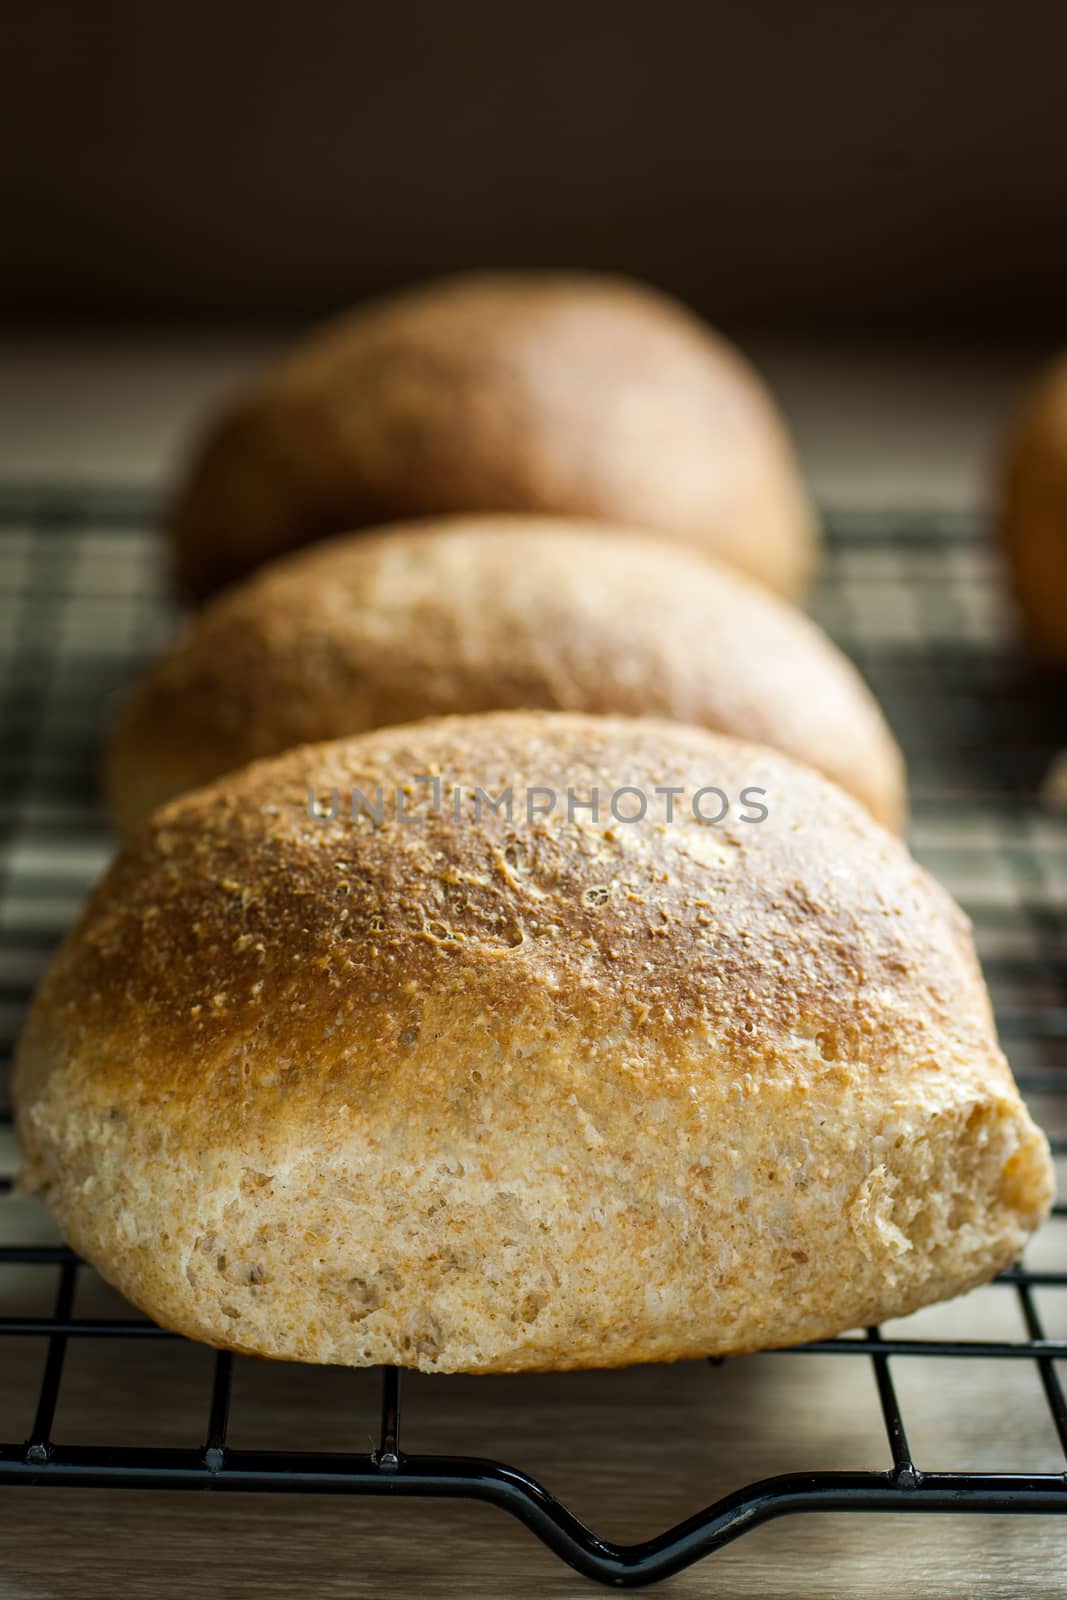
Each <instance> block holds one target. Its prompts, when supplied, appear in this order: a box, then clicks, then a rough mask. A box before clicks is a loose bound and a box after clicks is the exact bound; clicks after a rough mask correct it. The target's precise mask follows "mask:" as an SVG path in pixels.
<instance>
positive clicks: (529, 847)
mask: <svg viewBox="0 0 1067 1600" xmlns="http://www.w3.org/2000/svg"><path fill="white" fill-rule="evenodd" d="M435 776H436V777H437V778H438V779H439V780H440V785H441V787H440V793H439V794H436V795H435V793H434V790H433V786H432V784H431V782H430V781H429V780H430V779H431V778H432V777H435ZM420 779H422V780H424V781H421V782H420V781H418V780H420ZM624 786H626V792H625V794H622V790H623V787H624ZM709 786H716V787H717V788H719V789H721V790H722V791H723V794H724V795H725V796H726V798H727V804H728V806H729V808H730V809H729V816H728V820H726V821H724V822H723V823H722V825H721V826H712V825H709V824H708V823H701V822H698V821H697V820H696V818H695V815H694V808H696V810H697V811H699V812H700V814H701V815H702V816H704V817H707V818H709V820H710V817H711V816H712V815H717V814H718V813H719V811H720V809H721V804H720V803H719V802H716V801H715V800H714V799H713V798H712V797H710V796H709V795H708V793H707V792H706V791H707V790H708V788H709ZM379 787H380V788H381V789H382V799H381V801H380V802H379V801H378V800H377V797H376V791H377V789H378V788H379ZM398 787H399V788H400V789H401V791H402V797H403V798H402V805H403V810H401V806H400V805H398V804H397V802H396V798H395V791H396V789H397V788H398ZM479 787H481V788H482V789H483V790H484V791H485V795H486V797H488V798H491V799H492V800H494V801H495V802H496V804H497V809H495V810H494V809H491V808H490V806H489V805H488V804H485V803H483V801H482V799H481V797H480V796H479V795H478V793H477V790H478V788H479ZM568 787H570V788H571V789H572V790H573V791H574V794H573V797H572V799H573V801H574V802H575V803H574V804H573V805H572V807H571V810H572V815H573V820H568V817H567V815H566V809H565V808H564V805H563V796H564V794H565V792H566V790H567V789H568ZM594 787H595V788H597V789H598V790H599V791H600V794H599V796H598V800H599V801H600V803H601V808H602V809H601V814H600V816H599V818H598V819H596V820H594V818H593V816H592V815H591V813H590V812H589V811H588V810H587V809H585V808H584V806H583V804H582V803H583V802H584V803H585V804H588V803H589V802H590V801H591V800H592V793H591V791H592V789H593V788H594ZM309 788H311V789H313V790H314V791H315V792H316V794H318V795H319V796H320V797H321V803H322V804H323V805H324V806H325V808H326V810H327V812H330V811H332V810H333V809H334V808H333V805H332V800H333V791H334V790H336V791H337V798H338V805H337V815H336V817H335V819H334V820H333V821H321V820H315V819H314V818H313V817H312V816H311V815H309V812H308V809H307V800H306V795H307V791H308V789H309ZM353 788H355V789H357V790H359V791H360V793H361V794H362V795H363V796H364V799H365V800H366V801H367V802H368V806H369V809H368V806H363V805H362V804H357V806H356V808H355V809H356V816H355V818H353V816H352V814H351V810H352V808H351V807H350V805H349V804H348V799H349V797H350V795H351V791H352V790H353ZM508 788H510V790H511V791H512V801H513V814H512V817H511V818H510V819H509V818H508V816H507V814H506V808H505V803H504V801H505V795H504V791H505V790H506V789H508ZM546 789H551V790H555V791H556V794H557V796H558V805H557V808H556V810H555V811H554V812H552V813H550V814H549V813H546V812H544V811H543V810H542V811H538V810H537V809H536V806H531V804H530V796H531V795H534V796H535V797H536V801H537V804H538V805H540V806H542V807H543V806H545V805H547V801H546V800H545V798H544V793H545V790H546ZM669 789H675V790H680V791H682V793H681V794H676V795H675V796H674V797H673V799H672V800H671V802H670V804H671V805H672V807H673V820H667V817H668V812H667V805H668V800H667V797H666V796H665V794H664V793H663V791H664V790H669ZM453 790H455V791H456V793H458V796H459V798H458V800H457V799H455V798H454V795H453ZM754 790H761V791H764V793H763V798H762V799H761V800H756V801H755V803H753V791H754ZM405 791H406V792H405ZM642 791H643V793H644V795H645V796H646V799H647V805H646V814H645V816H644V818H643V820H638V821H632V822H624V821H620V820H618V817H617V816H615V815H613V814H612V810H611V807H612V806H614V809H615V810H616V811H617V812H619V813H621V814H623V815H632V816H639V815H640V799H641V793H642ZM701 791H705V792H704V793H703V794H702V793H701ZM620 796H621V798H620ZM435 805H436V807H437V809H436V810H435V809H434V807H435ZM712 808H714V809H712ZM761 808H762V809H764V810H765V811H766V816H765V818H764V820H762V821H759V820H748V821H746V820H743V819H744V818H746V817H756V818H758V816H759V814H760V809H761ZM372 813H374V814H372ZM379 816H380V820H376V818H377V817H379ZM412 817H414V818H416V819H418V820H415V821H412V820H411V819H412ZM527 817H530V818H531V819H532V820H529V821H528V820H527ZM405 819H406V820H405ZM15 1097H16V1102H17V1115H18V1129H19V1134H20V1137H21V1141H22V1145H23V1148H24V1151H25V1156H26V1168H27V1170H26V1181H27V1182H28V1183H29V1185H30V1186H35V1187H36V1188H38V1189H39V1190H40V1191H41V1192H42V1194H43V1195H44V1197H45V1199H46V1200H47V1201H48V1203H49V1204H50V1205H51V1207H52V1208H53V1210H54V1211H55V1214H56V1215H57V1217H58V1218H59V1221H60V1224H61V1226H62V1228H63V1230H64V1233H65V1234H66V1236H67V1238H68V1239H69V1240H70V1242H71V1244H72V1245H73V1246H74V1247H75V1249H77V1250H79V1251H81V1252H82V1253H83V1254H84V1255H85V1256H86V1257H87V1258H88V1259H89V1260H90V1261H91V1262H92V1263H94V1265H96V1266H97V1267H98V1268H99V1269H100V1271H101V1272H102V1273H103V1274H104V1276H105V1277H106V1278H108V1279H109V1280H110V1281H111V1282H112V1283H114V1284H115V1285H116V1286H117V1287H118V1288H119V1289H121V1290H122V1292H123V1293H124V1294H126V1295H127V1296H128V1297H129V1298H130V1299H131V1300H132V1301H134V1303H135V1304H137V1305H139V1306H140V1307H142V1308H143V1309H144V1310H145V1311H147V1312H148V1313H149V1314H150V1315H151V1316H153V1317H155V1318H156V1319H157V1320H158V1321H160V1322H162V1323H163V1324H165V1325H166V1326H168V1327H171V1328H175V1329H177V1330H179V1331H180V1332H182V1333H185V1334H189V1335H191V1336H193V1337H195V1338H198V1339H204V1340H207V1341H208V1342H210V1343H212V1344H216V1345H220V1346H224V1347H228V1348H232V1349H235V1350H244V1351H251V1352H255V1353H258V1354H261V1355H267V1356H278V1357H287V1358H293V1359H297V1360H302V1361H318V1362H339V1363H347V1364H352V1365H357V1366H358V1365H362V1364H366V1363H376V1362H391V1363H398V1364H400V1365H404V1366H415V1367H419V1368H422V1369H424V1370H426V1371H452V1370H466V1371H472V1372H473V1371H477V1372H500V1371H514V1370H518V1369H522V1368H566V1367H580V1366H608V1365H614V1364H619V1363H625V1362H636V1361H651V1360H672V1359H675V1358H678V1357H685V1356H700V1355H706V1354H724V1353H728V1352H734V1351H743V1350H752V1349H757V1348H760V1347H763V1346H773V1345H784V1344H789V1343H792V1342H794V1341H797V1340H807V1339H814V1338H818V1337H821V1336H825V1335H830V1334H834V1333H836V1332H839V1331H840V1330H842V1329H845V1328H850V1327H854V1326H859V1325H863V1324H869V1323H872V1322H876V1321H879V1320H881V1319H884V1318H888V1317H895V1316H899V1315H902V1314H904V1313H906V1312H909V1311H911V1310H913V1309H914V1308H915V1307H917V1306H920V1305H922V1304H924V1303H926V1302H928V1301H932V1300H937V1299H940V1298H942V1297H944V1296H947V1295H953V1294H956V1293H958V1292H959V1291H961V1290H964V1289H967V1288H970V1287H971V1286H972V1285H974V1284H978V1283H981V1282H982V1281H984V1280H985V1279H987V1278H989V1277H990V1276H991V1275H992V1274H993V1273H995V1272H996V1271H997V1270H998V1268H1001V1267H1004V1266H1005V1265H1007V1264H1008V1263H1009V1262H1010V1261H1012V1260H1013V1259H1014V1257H1015V1256H1016V1255H1017V1253H1018V1251H1019V1250H1020V1248H1021V1246H1022V1244H1023V1242H1024V1240H1025V1238H1026V1236H1027V1234H1028V1232H1029V1230H1030V1229H1032V1228H1033V1227H1034V1226H1035V1225H1036V1224H1037V1223H1038V1222H1039V1221H1040V1220H1041V1218H1042V1217H1043V1216H1044V1214H1045V1212H1046V1211H1047V1209H1048V1206H1049V1200H1050V1190H1051V1167H1050V1160H1049V1153H1048V1146H1047V1144H1046V1142H1045V1139H1044V1137H1043V1136H1042V1134H1041V1133H1040V1132H1039V1131H1038V1130H1037V1129H1036V1128H1035V1126H1034V1125H1033V1123H1032V1122H1031V1120H1030V1118H1029V1116H1028V1115H1027V1113H1026V1110H1025V1108H1024V1106H1023V1104H1022V1102H1021V1100H1020V1098H1019V1095H1018V1092H1017V1090H1016V1088H1015V1085H1014V1083H1013V1081H1012V1077H1011V1074H1010V1072H1009V1070H1008V1067H1007V1064H1006V1062H1005V1061H1004V1058H1003V1056H1002V1055H1001V1053H1000V1051H999V1049H998V1047H997V1042H996V1038H995V1036H994V1031H993V1025H992V1020H991V1014H990V1007H989V1001H988V997H987V995H986V992H985V988H984V986H983V983H982V979H981V976H980V974H979V971H978V967H977V965H976V961H975V956H974V951H973V948H972V944H971V939H970V935H969V930H968V924H967V921H966V919H965V918H964V916H963V915H962V913H961V912H960V911H959V910H958V909H957V908H956V906H955V905H954V904H953V903H952V902H951V901H950V900H949V898H948V896H947V895H946V894H945V893H944V892H943V891H942V890H941V889H939V888H938V887H937V885H936V884H935V883H933V882H932V881H931V880H930V879H929V878H928V877H927V876H926V874H925V873H924V872H922V871H921V870H920V869H919V868H918V867H917V866H916V865H915V864H914V862H913V861H912V860H911V859H910V857H909V856H908V854H907V852H906V851H905V849H904V848H903V846H902V845H901V844H900V843H898V842H897V841H896V840H895V839H894V838H892V837H891V836H890V835H889V834H888V833H886V832H884V831H883V830H882V829H881V828H880V827H879V826H878V825H877V824H876V823H874V822H873V821H871V820H870V818H869V817H868V816H867V814H866V813H865V812H864V811H863V810H862V808H861V807H859V806H858V805H857V804H855V803H854V802H853V801H852V800H850V799H849V798H848V797H847V796H846V795H844V794H843V793H842V792H841V791H840V790H839V789H838V788H836V787H835V786H833V785H830V784H827V783H825V782H824V781H823V780H822V779H821V778H819V777H818V776H816V775H815V774H814V773H812V772H811V771H810V770H809V769H807V768H804V767H801V766H798V765H795V764H794V763H792V762H790V761H789V760H788V759H787V758H786V757H784V756H781V755H778V754H775V753H773V752H771V751H769V750H766V749H763V748H760V747H758V746H753V745H743V744H740V743H736V742H734V741H732V740H729V739H726V738H723V737H721V736H715V735H712V734H709V733H706V732H702V731H700V730H697V729H691V728H684V727H681V726H678V725H676V724H670V723H662V722H651V721H649V722H640V721H632V722H631V721H625V720H618V719H607V718H593V717H586V716H581V715H566V714H555V715H553V714H545V713H541V714H537V713H496V714H492V715H486V716H480V717H461V718H446V719H442V720H439V721H433V722H427V723H422V724H419V725H417V726H413V727H411V726H409V727H402V728H390V729H387V730H384V731H382V732H377V733H371V734H365V735H363V736H362V737H360V738H357V739H353V740H349V741H345V742H341V743H336V744H327V745H318V746H306V747H303V748H300V749H298V750H294V751H290V752H289V753H288V754H286V755H284V756H281V757H279V758H277V759H276V760H272V761H264V762H258V763H255V764H254V765H252V766H251V767H248V768H246V769H244V770H243V771H242V772H240V773H239V774H237V775H235V776H233V777H230V778H227V779H224V780H222V781H221V782H219V783H217V784H216V785H214V786H212V787H211V788H208V789H205V790H201V791H199V792H197V793H195V794H193V795H190V796H187V797H185V798H183V799H181V800H178V801H175V802H174V803H173V804H171V805H170V806H168V807H166V808H165V809H164V810H162V811H160V812H157V813H156V815H155V817H154V818H153V819H152V822H151V824H150V826H149V827H148V828H147V829H145V830H143V831H142V832H141V833H140V834H139V835H138V836H137V837H136V839H135V841H134V842H133V843H132V844H131V845H130V846H129V847H128V848H127V850H126V851H125V852H124V853H123V854H122V855H121V856H120V857H119V858H118V860H117V862H116V863H115V864H114V866H113V867H112V868H111V870H110V871H109V872H108V874H107V875H106V877H105V878H104V879H103V881H102V882H101V884H100V886H99V887H98V888H97V890H96V891H95V893H94V895H93V897H92V899H91V901H90V903H89V906H88V909H87V910H86V912H85V914H84V915H83V917H82V919H81V921H80V923H79V924H78V926H77V927H76V928H75V930H74V932H73V933H72V934H71V936H70V937H69V938H68V939H67V941H66V943H65V944H64V946H63V948H62V950H61V952H60V954H59V955H58V957H57V959H56V961H55V963H54V965H53V967H52V969H51V971H50V972H49V973H48V975H47V977H46V979H45V981H44V984H43V986H42V988H41V990H40V992H39V993H38V995H37V998H36V1000H35V1002H34V1005H33V1008H32V1011H31V1014H30V1018H29V1022H28V1025H27V1028H26V1032H25V1035H24V1037H23V1039H22V1041H21V1045H20V1048H19V1053H18V1062H17V1068H16V1082H15Z"/></svg>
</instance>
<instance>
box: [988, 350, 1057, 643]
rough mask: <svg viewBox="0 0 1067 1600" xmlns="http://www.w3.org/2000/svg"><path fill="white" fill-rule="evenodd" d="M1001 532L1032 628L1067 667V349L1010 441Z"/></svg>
mask: <svg viewBox="0 0 1067 1600" xmlns="http://www.w3.org/2000/svg"><path fill="white" fill-rule="evenodd" d="M1000 517H1001V532H1002V537H1003V544H1004V550H1005V553H1006V555H1007V560H1008V568H1009V574H1010V579H1011V584H1012V588H1013V590H1014V593H1015V599H1016V601H1017V603H1018V607H1019V611H1020V614H1021V617H1022V622H1023V626H1024V628H1025V631H1026V635H1027V637H1028V639H1029V641H1030V643H1031V644H1032V645H1033V647H1034V649H1035V650H1036V651H1037V652H1038V654H1039V655H1041V656H1043V657H1044V658H1045V659H1046V660H1048V661H1052V662H1057V663H1060V664H1061V665H1065V666H1067V356H1062V357H1061V358H1060V359H1059V360H1058V361H1057V362H1056V364H1055V365H1054V366H1053V367H1052V368H1051V369H1050V370H1049V371H1048V372H1046V373H1045V375H1044V377H1043V378H1042V379H1041V381H1040V382H1039V383H1038V384H1037V386H1036V387H1035V388H1034V389H1033V391H1032V392H1031V394H1030V395H1029V397H1028V399H1027V401H1026V403H1025V405H1024V406H1023V408H1022V410H1021V412H1020V414H1019V416H1018V418H1017V419H1016V422H1015V425H1014V428H1013V430H1012V434H1011V437H1010V440H1009V445H1008V452H1007V458H1006V462H1005V468H1004V473H1003V482H1002V486H1001V497H1000Z"/></svg>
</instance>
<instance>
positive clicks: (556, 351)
mask: <svg viewBox="0 0 1067 1600" xmlns="http://www.w3.org/2000/svg"><path fill="white" fill-rule="evenodd" d="M457 511H532V512H550V513H562V514H564V515H574V516H587V517H594V518H600V519H604V520H606V521H609V522H628V523H634V524H637V525H639V526H644V527H647V528H650V529H654V530H657V531H659V532H661V533H664V534H668V535H670V536H672V537H674V538H677V539H681V540H683V541H686V542H688V543H690V544H695V545H697V546H699V547H700V548H701V549H703V550H707V551H710V552H711V553H712V554H714V555H717V556H719V557H721V558H722V559H723V560H724V561H727V562H729V563H730V564H732V565H734V566H737V567H739V568H741V569H742V571H745V572H747V573H749V574H750V575H751V576H752V577H754V578H758V579H759V580H760V581H761V582H763V583H765V584H767V585H769V586H770V587H771V588H772V589H777V590H779V591H781V592H782V593H784V594H788V595H793V596H795V595H797V594H799V593H800V592H801V591H802V590H803V588H804V586H805V584H806V582H807V579H808V576H809V573H810V570H811V566H812V560H813V546H814V535H813V519H812V513H811V509H810V506H809V503H808V499H807V496H806V494H805V491H804V488H803V486H802V484H801V481H800V477H799V473H798V470H797V465H796V461H795V458H794V455H793V450H792V446H791V444H790V442H789V439H788V437H787V434H786V431H785V428H784V426H783V423H782V420H781V418H780V416H779V414H778V411H777V409H776V407H775V405H774V403H773V401H772V400H771V398H770V396H769V395H768V394H767V391H766V390H765V388H764V386H763V384H762V383H761V382H760V380H759V378H758V377H757V376H756V374H755V373H754V371H753V370H752V368H751V367H750V366H749V365H748V363H747V362H746V361H745V360H744V359H743V358H742V357H741V356H740V355H739V354H738V352H737V351H736V350H734V349H733V348H732V347H731V346H730V345H728V344H727V343H726V342H725V341H724V340H722V339H720V338H718V337H717V336H716V335H715V334H713V333H712V332H711V331H710V329H708V328H707V327H706V326H705V325H704V324H703V323H701V322H700V321H698V320H697V319H696V318H695V317H693V316H691V315H690V314H689V313H688V312H687V311H685V310H684V309H683V308H682V307H681V306H678V305H676V304H674V303H673V302H672V301H670V300H668V299H666V298H664V297H663V296H661V295H659V294H656V293H654V292H653V291H652V290H650V289H646V288H643V287H641V286H640V285H637V284H633V283H628V282H626V281H625V280H620V279H615V278H599V277H593V276H583V275H579V274H552V273H542V274H537V273H529V274H511V275H509V274H506V273H501V274H493V275H486V276H464V277H456V278H451V279H446V280H444V281H441V282H435V283H430V284H427V285H425V286H423V287H420V288H417V289H413V290H409V291H407V292H405V293H402V294H398V295H396V296H395V297H393V298H391V299H387V300H384V301H379V302H376V303H374V304H372V305H371V306H369V307H367V308H365V309H361V310H359V311H356V312H355V313H354V314H352V315H350V316H348V317H347V318H345V319H343V320H341V321H339V322H335V323H333V324H332V325H330V326H327V327H326V328H324V329H323V330H322V331H321V332H319V333H317V334H315V335H313V336H312V337H310V338H309V339H307V340H305V341H304V342H303V343H302V344H300V345H299V346H298V347H297V348H296V349H295V350H294V351H293V353H292V354H291V355H290V356H289V357H288V358H287V359H285V360H284V361H282V362H281V363H280V364H279V365H278V366H277V367H275V368H274V370H273V371H269V372H268V373H267V374H266V375H265V376H264V377H263V378H262V380H260V381H259V382H258V383H256V384H254V385H253V386H252V387H251V388H249V389H248V390H247V392H246V393H244V394H243V395H241V396H239V397H238V398H237V399H236V400H235V401H234V403H233V404H232V406H231V407H230V409H229V410H228V411H227V412H226V413H225V415H224V416H223V417H222V418H221V419H220V420H219V421H218V423H217V424H216V425H215V427H214V428H213V429H212V430H211V431H210V432H209V433H208V434H207V436H206V438H205V439H204V441H203V443H202V445H201V447H200V450H199V453H198V454H197V456H196V457H195V459H194V461H193V463H192V466H191V470H190V473H189V476H188V479H187V481H186V483H185V485H184V487H183V488H182V489H181V491H180V493H179V494H178V497H177V499H176V502H175V504H174V507H173V510H172V514H171V517H170V532H171V536H172V539H173V546H174V554H175V561H176V570H177V574H178V578H179V581H180V583H181V585H182V587H183V588H184V589H185V590H186V591H187V592H189V593H191V594H192V595H194V596H198V597H202V596H204V595H206V594H208V593H210V592H211V591H212V590H214V589H216V588H218V587H219V586H220V585H222V584H225V583H228V582H230V581H231V580H232V579H234V578H237V577H240V576H241V575H242V574H243V573H245V572H248V571H250V570H251V569H252V568H253V567H257V566H260V565H261V564H262V563H263V562H265V561H269V560H270V559H271V558H272V557H274V556H277V555H280V554H282V552H283V551H286V550H290V549H293V548H294V547H296V546H297V545H302V544H306V543H308V542H309V541H310V540H312V539H318V538H321V537H322V536H323V535H326V534H331V533H341V532H344V531H345V530H347V529H350V528H358V527H363V526H366V525H370V524H375V523H380V522H391V521H393V520H395V519H398V518H404V517H411V516H421V515H434V514H437V513H448V512H457Z"/></svg>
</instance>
